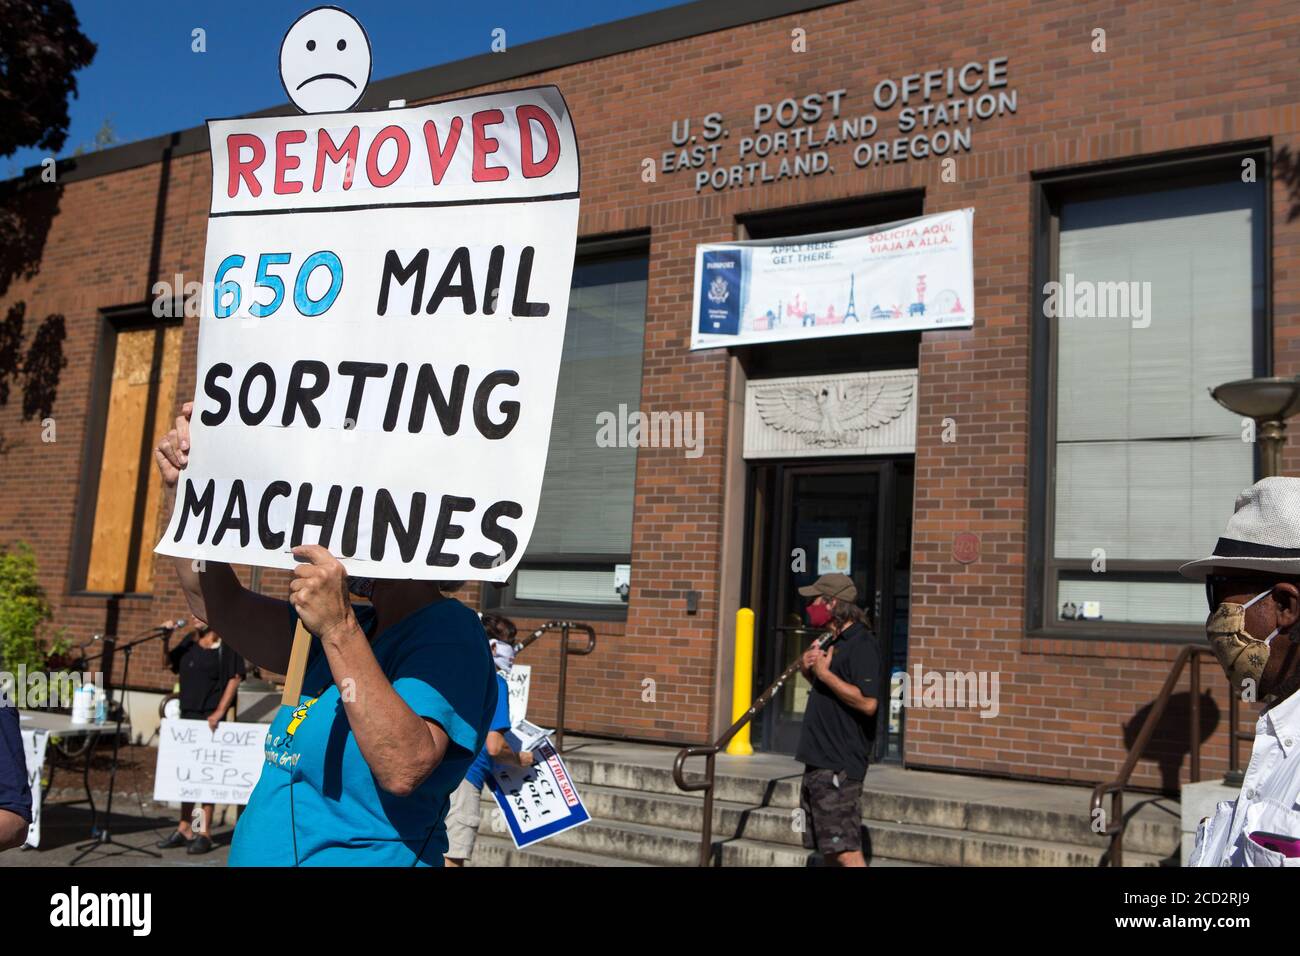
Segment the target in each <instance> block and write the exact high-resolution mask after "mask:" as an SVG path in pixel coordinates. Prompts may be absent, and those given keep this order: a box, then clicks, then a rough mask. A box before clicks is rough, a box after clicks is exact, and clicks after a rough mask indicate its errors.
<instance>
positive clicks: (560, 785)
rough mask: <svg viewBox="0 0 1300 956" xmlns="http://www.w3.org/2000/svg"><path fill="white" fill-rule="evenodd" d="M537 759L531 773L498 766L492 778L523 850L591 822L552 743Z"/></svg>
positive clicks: (495, 793)
mask: <svg viewBox="0 0 1300 956" xmlns="http://www.w3.org/2000/svg"><path fill="white" fill-rule="evenodd" d="M533 756H534V757H535V758H536V760H537V762H536V763H535V764H533V766H531V767H528V768H527V769H525V768H523V767H511V766H505V765H502V764H494V765H493V768H492V776H490V777H489V778H488V785H489V786H490V787H491V788H492V796H493V798H495V800H496V802H497V806H498V807H500V809H501V814H502V816H503V817H504V818H505V822H506V825H507V826H508V827H509V829H510V837H511V839H513V840H514V841H515V846H516V847H520V848H522V847H526V846H528V845H530V844H532V843H537V842H539V841H541V840H545V839H547V838H548V837H553V836H555V834H557V833H562V832H564V831H565V830H570V829H572V828H573V827H577V826H581V825H582V824H584V823H586V822H587V821H588V820H590V819H591V817H590V816H589V815H588V813H587V808H586V807H585V806H583V803H582V798H581V797H579V796H578V790H577V788H576V787H575V786H574V784H573V779H572V778H571V777H570V776H569V771H568V768H567V767H565V766H564V761H563V760H562V759H560V755H559V754H558V753H556V750H555V747H554V746H553V745H552V744H551V742H550V741H549V740H548V741H545V742H543V743H542V744H541V745H540V746H538V747H537V749H536V750H534V751H533Z"/></svg>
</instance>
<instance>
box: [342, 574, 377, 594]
mask: <svg viewBox="0 0 1300 956" xmlns="http://www.w3.org/2000/svg"><path fill="white" fill-rule="evenodd" d="M348 593H350V594H355V595H356V596H357V597H359V598H365V599H366V600H367V601H369V600H370V599H371V595H372V594H374V593H375V579H374V578H364V577H360V576H354V575H351V574H349V575H348Z"/></svg>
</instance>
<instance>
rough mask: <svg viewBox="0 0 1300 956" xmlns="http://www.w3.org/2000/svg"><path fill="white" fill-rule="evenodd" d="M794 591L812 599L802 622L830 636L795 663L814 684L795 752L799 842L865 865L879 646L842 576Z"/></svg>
mask: <svg viewBox="0 0 1300 956" xmlns="http://www.w3.org/2000/svg"><path fill="white" fill-rule="evenodd" d="M799 593H800V594H801V595H803V596H804V597H807V598H812V599H813V600H812V602H811V603H810V604H809V605H808V623H809V624H810V625H811V626H812V627H816V628H822V629H825V630H827V631H829V632H830V633H831V634H832V635H833V638H832V640H831V642H830V643H829V644H828V645H827V646H826V647H825V648H824V649H823V648H822V647H820V646H819V645H818V643H817V642H813V645H812V646H811V647H809V648H808V650H806V651H805V652H804V655H803V659H802V660H801V661H800V670H801V671H802V672H803V675H804V677H806V678H807V679H808V680H809V681H810V682H811V683H812V689H811V691H810V692H809V694H808V704H807V708H806V709H805V710H804V715H803V729H802V731H801V732H800V735H799V748H798V750H796V751H795V759H796V760H800V761H802V762H803V764H804V775H803V785H802V787H801V788H800V798H799V804H800V807H801V808H802V809H803V815H804V832H803V843H804V846H805V847H807V848H808V849H810V850H818V851H819V852H820V853H821V854H822V857H823V859H824V860H825V862H826V863H827V864H829V865H832V866H866V865H867V863H866V859H865V858H864V856H863V853H862V811H861V808H860V804H861V800H862V781H863V778H864V777H866V774H867V762H868V760H869V758H870V755H871V746H872V742H873V741H874V740H875V735H876V711H877V709H878V708H879V706H880V698H879V692H878V687H879V683H880V651H879V649H878V648H877V646H876V638H875V635H873V634H872V633H871V631H870V630H869V629H868V627H867V618H866V614H865V613H864V612H863V610H862V609H861V608H860V607H858V606H857V605H856V604H855V603H854V601H855V600H856V599H857V596H858V589H857V587H856V586H855V585H854V584H853V580H852V579H851V578H850V577H849V576H848V575H845V574H823V575H822V576H821V577H820V578H818V579H817V580H816V581H814V582H813V583H812V584H810V585H808V586H807V587H803V588H800V589H799Z"/></svg>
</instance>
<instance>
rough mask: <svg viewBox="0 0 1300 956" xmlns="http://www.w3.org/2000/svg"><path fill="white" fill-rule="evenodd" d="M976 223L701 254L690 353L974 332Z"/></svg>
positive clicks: (938, 223)
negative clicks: (821, 340)
mask: <svg viewBox="0 0 1300 956" xmlns="http://www.w3.org/2000/svg"><path fill="white" fill-rule="evenodd" d="M974 214H975V211H974V210H973V209H958V210H955V211H953V212H946V213H940V214H938V215H934V216H922V217H920V218H918V219H908V220H904V221H901V222H893V223H888V224H887V225H882V226H873V227H871V228H869V229H855V230H846V231H843V232H826V233H818V234H815V235H807V236H795V237H787V238H782V239H757V240H749V241H745V242H727V243H710V244H705V245H700V246H697V247H696V250H695V307H694V309H693V310H692V312H691V315H692V316H693V317H694V327H693V329H692V335H691V348H692V349H708V348H719V347H722V346H728V345H751V344H754V343H758V342H781V341H786V340H790V339H807V338H825V337H828V336H836V335H861V334H867V333H873V332H901V331H912V330H917V329H947V328H969V327H970V326H971V325H973V324H974V321H975V301H974V300H975V270H974V244H973V228H972V224H973V221H974Z"/></svg>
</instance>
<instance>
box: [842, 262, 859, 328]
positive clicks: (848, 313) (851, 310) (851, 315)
mask: <svg viewBox="0 0 1300 956" xmlns="http://www.w3.org/2000/svg"><path fill="white" fill-rule="evenodd" d="M853 279H854V276H853V273H851V272H850V273H849V305H848V308H846V309H845V310H844V321H845V322H847V321H848V320H849V319H852V320H853V321H854V322H860V321H862V320H861V319H859V318H858V310H857V309H856V308H855V307H854V305H853Z"/></svg>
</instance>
